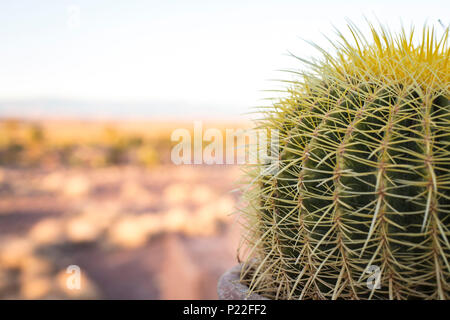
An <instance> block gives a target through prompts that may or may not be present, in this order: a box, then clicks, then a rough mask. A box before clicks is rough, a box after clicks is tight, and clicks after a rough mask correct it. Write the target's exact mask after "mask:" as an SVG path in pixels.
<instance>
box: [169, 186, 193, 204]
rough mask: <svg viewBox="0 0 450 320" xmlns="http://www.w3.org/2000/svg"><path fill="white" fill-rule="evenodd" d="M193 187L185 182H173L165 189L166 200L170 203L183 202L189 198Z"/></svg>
mask: <svg viewBox="0 0 450 320" xmlns="http://www.w3.org/2000/svg"><path fill="white" fill-rule="evenodd" d="M190 191H191V187H190V186H189V185H188V184H185V183H173V184H171V185H169V186H168V187H167V188H165V189H164V192H163V193H164V200H165V201H166V202H167V203H168V204H172V205H173V204H181V203H183V202H185V201H187V200H188V199H189V195H190Z"/></svg>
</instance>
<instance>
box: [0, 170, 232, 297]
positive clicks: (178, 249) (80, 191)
mask: <svg viewBox="0 0 450 320" xmlns="http://www.w3.org/2000/svg"><path fill="white" fill-rule="evenodd" d="M239 174H240V172H239V168H238V167H234V166H179V167H177V166H161V167H157V168H153V169H143V168H138V167H111V168H104V169H57V170H52V171H46V170H43V169H20V170H19V169H0V298H1V299H30V298H38V299H46V298H57V299H67V298H69V299H77V298H88V299H97V298H105V299H215V298H216V297H217V296H216V283H217V279H218V277H219V276H220V275H221V274H222V273H223V272H224V271H225V270H226V269H227V268H229V267H231V266H232V265H234V264H235V263H236V250H237V247H238V241H239V225H238V223H237V221H236V218H237V216H236V215H230V214H231V213H232V212H233V211H235V209H236V206H239V204H238V200H239V194H238V193H237V192H230V191H231V190H233V189H236V188H237V185H235V181H236V180H237V179H238V177H239ZM70 265H77V266H79V267H80V269H81V276H82V278H81V288H80V289H75V290H74V289H70V288H68V286H67V280H68V277H70V274H69V273H67V272H66V269H67V267H68V266H70Z"/></svg>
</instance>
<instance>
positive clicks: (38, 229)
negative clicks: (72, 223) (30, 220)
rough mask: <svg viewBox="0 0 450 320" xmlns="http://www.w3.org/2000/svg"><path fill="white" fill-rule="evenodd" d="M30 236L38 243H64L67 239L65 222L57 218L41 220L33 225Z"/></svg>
mask: <svg viewBox="0 0 450 320" xmlns="http://www.w3.org/2000/svg"><path fill="white" fill-rule="evenodd" d="M29 237H30V239H31V240H32V241H33V243H35V244H37V245H48V244H58V243H62V242H63V241H64V240H65V235H64V224H63V222H62V221H61V220H59V219H55V218H47V219H44V220H41V221H39V222H38V223H36V224H35V225H34V226H33V227H32V229H31V230H30V232H29Z"/></svg>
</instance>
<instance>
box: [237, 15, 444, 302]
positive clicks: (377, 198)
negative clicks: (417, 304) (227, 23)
mask: <svg viewBox="0 0 450 320" xmlns="http://www.w3.org/2000/svg"><path fill="white" fill-rule="evenodd" d="M369 26H370V29H371V38H370V39H367V38H365V37H364V35H363V33H362V32H360V31H359V30H358V29H357V28H356V27H354V26H353V25H352V24H350V25H349V30H350V32H351V35H352V38H353V39H352V41H350V40H347V39H346V38H345V37H344V36H343V35H342V33H338V35H339V39H340V40H339V41H338V42H336V43H334V44H333V46H334V48H335V49H336V52H335V53H333V54H330V53H328V52H326V51H325V50H322V49H321V48H319V47H318V49H319V50H320V51H321V53H322V55H323V59H321V60H313V61H304V62H307V63H308V65H309V68H310V70H309V71H308V72H304V73H299V80H298V81H293V82H292V83H291V87H290V88H289V89H288V90H287V92H288V93H287V95H286V97H285V98H282V99H280V100H278V101H277V102H276V103H274V106H273V108H271V109H270V110H269V111H267V113H266V117H265V118H264V119H263V120H262V121H261V122H259V123H258V127H259V128H267V129H277V130H279V136H280V137H279V141H280V152H279V168H278V170H277V171H276V172H275V173H271V174H268V173H267V172H266V171H264V170H262V169H263V168H264V164H259V165H254V166H249V167H248V168H247V169H248V170H247V177H249V185H248V188H247V189H246V192H245V196H246V198H247V199H248V207H247V208H246V210H244V214H243V216H244V218H245V221H246V222H245V227H246V231H247V232H246V234H245V235H244V241H245V242H246V244H247V246H246V247H247V248H248V251H247V259H246V263H245V264H244V268H243V271H242V274H241V278H242V281H243V282H245V283H247V284H248V285H249V287H250V291H251V292H256V293H259V294H263V295H265V296H267V297H270V298H274V299H305V298H312V299H360V298H363V299H366V298H383V299H385V298H390V299H411V298H419V299H421V298H424V299H427V298H428V299H429V298H431V299H433V298H434V299H448V298H449V297H450V284H449V279H450V244H449V239H448V237H449V233H450V105H449V96H450V94H449V93H450V91H449V48H448V41H447V40H448V31H449V30H448V28H447V29H446V30H445V31H444V32H443V34H442V36H439V37H437V35H436V32H435V30H434V29H433V28H429V27H424V29H423V32H422V36H421V39H420V40H419V41H418V42H419V44H416V42H415V41H414V30H413V29H411V30H410V31H408V32H407V31H405V30H404V29H403V30H402V31H401V32H400V33H399V34H397V35H393V34H392V33H391V32H390V31H389V30H387V29H386V28H384V27H379V28H375V27H374V26H373V25H371V24H370V23H369ZM300 60H302V59H300ZM302 61H303V60H302ZM378 280H380V281H379V282H377V281H378Z"/></svg>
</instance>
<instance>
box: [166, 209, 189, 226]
mask: <svg viewBox="0 0 450 320" xmlns="http://www.w3.org/2000/svg"><path fill="white" fill-rule="evenodd" d="M188 218H189V212H188V211H187V210H185V209H184V208H182V207H178V208H173V209H170V210H169V211H167V212H166V213H165V214H164V215H163V225H164V230H165V231H166V232H182V231H184V230H185V226H186V224H187V222H188Z"/></svg>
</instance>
